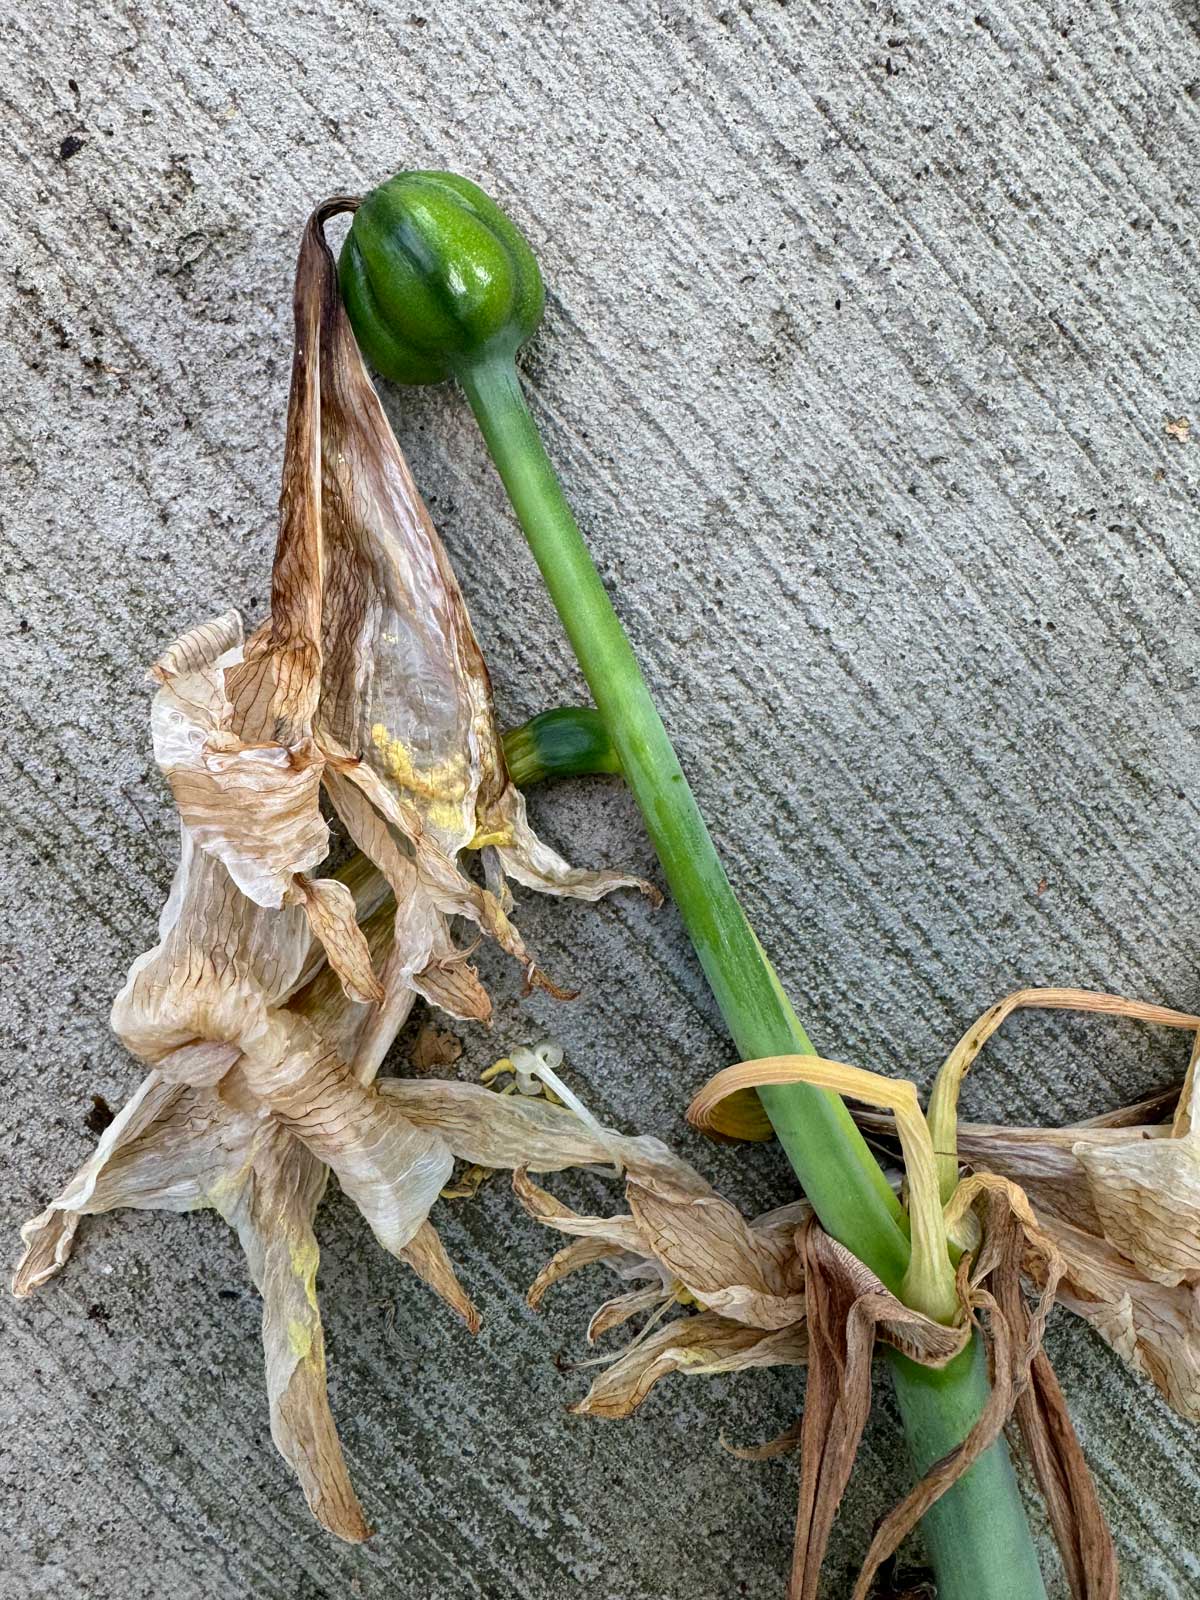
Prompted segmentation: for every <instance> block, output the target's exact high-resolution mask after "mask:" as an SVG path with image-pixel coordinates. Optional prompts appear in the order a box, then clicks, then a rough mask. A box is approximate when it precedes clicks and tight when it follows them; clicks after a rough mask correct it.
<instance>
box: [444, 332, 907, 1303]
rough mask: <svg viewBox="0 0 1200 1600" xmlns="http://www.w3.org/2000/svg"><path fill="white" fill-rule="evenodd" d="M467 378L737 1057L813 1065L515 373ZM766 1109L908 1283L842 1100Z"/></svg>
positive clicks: (846, 1229)
mask: <svg viewBox="0 0 1200 1600" xmlns="http://www.w3.org/2000/svg"><path fill="white" fill-rule="evenodd" d="M462 378H463V384H464V387H465V388H466V391H467V395H468V397H469V398H470V400H471V404H472V406H473V408H474V410H475V414H476V416H477V417H478V419H479V425H480V427H481V428H482V429H483V433H484V437H485V438H486V440H487V443H488V447H489V449H490V450H491V452H492V456H493V458H494V460H495V462H496V465H497V467H498V468H499V470H500V475H501V477H502V478H503V479H504V485H505V488H506V489H507V490H508V493H509V496H510V498H511V499H512V502H513V506H514V508H515V510H516V513H517V517H518V519H519V520H520V522H521V526H522V527H523V528H524V529H525V533H526V537H527V538H528V539H529V543H530V547H531V549H532V550H533V554H534V557H535V558H536V560H537V563H538V565H539V567H540V568H541V571H542V576H543V577H544V578H545V580H546V584H547V587H548V588H549V590H550V594H551V597H552V598H553V600H554V603H555V605H556V606H557V607H558V611H559V614H560V616H561V617H562V619H563V622H564V624H565V626H566V629H567V633H568V636H569V637H570V640H571V644H572V645H573V647H574V649H575V654H576V655H577V656H578V657H579V662H580V665H581V666H582V668H583V672H584V676H585V677H586V678H587V680H588V686H589V687H590V689H591V691H592V695H593V697H594V698H595V701H596V706H597V708H598V710H599V712H600V715H601V716H602V717H603V718H604V720H605V723H606V724H607V726H608V729H609V733H610V735H611V737H612V741H613V744H614V745H615V747H616V750H617V754H618V756H619V757H620V761H621V770H622V772H623V773H624V775H625V781H626V783H627V784H628V785H629V787H630V788H631V789H632V790H633V793H634V796H635V797H636V799H637V801H638V804H639V805H640V806H641V808H642V811H643V813H644V814H645V818H646V826H647V828H648V830H649V833H650V837H651V839H652V841H653V843H654V846H655V848H656V849H657V851H658V854H659V858H660V859H661V861H662V864H663V869H664V871H665V872H666V875H667V880H668V882H669V883H670V885H671V893H672V895H673V896H674V898H675V903H676V904H677V906H678V907H679V911H680V915H681V916H682V917H683V920H684V923H685V924H686V926H687V930H688V933H689V934H690V935H691V939H692V943H693V944H694V945H695V947H696V952H697V954H698V955H699V957H700V960H701V962H702V964H703V966H704V971H705V975H706V976H707V978H708V981H709V984H710V985H711V987H712V991H713V994H714V995H715V996H716V999H717V1004H718V1005H719V1006H720V1008H721V1011H722V1013H723V1015H724V1017H725V1020H726V1022H727V1024H728V1026H729V1029H730V1032H731V1033H732V1034H733V1036H734V1040H735V1042H736V1044H737V1047H738V1049H739V1050H740V1051H741V1053H742V1055H743V1056H744V1057H746V1058H747V1059H750V1058H752V1057H755V1056H768V1055H782V1054H785V1053H788V1052H799V1053H803V1054H806V1055H811V1054H812V1053H813V1047H812V1045H811V1044H810V1043H809V1041H808V1039H807V1037H806V1035H805V1033H804V1030H803V1029H802V1028H801V1026H800V1024H799V1022H798V1021H797V1020H796V1017H795V1014H794V1013H793V1011H792V1009H791V1006H790V1005H789V1004H788V1002H787V999H786V997H785V995H784V993H783V991H782V989H781V988H780V987H779V984H778V982H777V981H776V979H775V976H774V973H772V972H771V970H770V968H769V966H768V965H767V963H766V961H765V959H764V957H763V954H762V950H761V949H760V947H759V944H758V941H757V939H756V938H755V937H754V934H753V933H752V932H751V929H750V924H749V923H748V922H747V921H746V917H745V914H744V912H743V911H742V908H741V906H740V905H739V904H738V902H737V899H736V898H735V896H734V894H733V891H732V889H731V888H730V886H729V880H728V878H727V877H726V876H725V869H724V867H723V866H722V865H721V862H720V859H719V857H718V855H717V852H716V849H715V847H714V845H713V842H712V839H711V838H710V837H709V832H708V829H707V828H706V827H705V825H704V819H703V818H702V817H701V815H700V811H699V808H698V807H697V805H696V801H695V799H694V797H693V795H692V792H691V790H690V789H689V788H688V785H687V781H686V779H685V778H684V775H683V772H682V770H681V769H680V766H679V762H678V760H677V758H676V755H675V751H674V749H673V748H672V746H671V741H670V739H669V738H668V737H667V732H666V729H665V728H664V727H663V724H662V719H661V717H660V716H659V714H658V712H657V710H656V709H655V706H654V702H653V701H652V700H651V698H650V692H649V690H648V689H647V688H646V685H645V682H644V680H643V678H642V674H641V670H640V669H639V667H638V664H637V661H636V659H635V657H634V654H633V650H632V648H631V647H630V644H629V640H628V639H627V638H626V636H625V630H624V628H622V626H621V624H620V621H619V620H618V618H617V614H616V612H615V611H614V610H613V608H612V603H611V601H610V600H609V598H608V595H607V593H606V592H605V589H604V585H603V584H602V583H601V581H600V576H599V574H598V573H597V571H596V568H595V566H594V565H593V563H592V559H591V557H590V555H589V554H588V552H587V548H586V546H585V545H584V543H583V538H582V536H581V534H580V532H579V529H578V527H577V526H576V523H575V519H574V517H573V516H572V515H571V510H570V507H569V506H568V505H567V502H566V500H565V498H564V497H563V493H562V490H561V488H560V487H559V483H558V479H557V477H556V476H555V473H554V469H553V468H552V467H551V465H550V462H549V460H548V459H547V457H546V453H545V451H544V450H543V449H542V446H541V441H540V439H539V438H538V434H537V430H536V428H535V427H534V424H533V420H532V418H531V417H530V416H529V412H528V410H527V409H526V406H525V402H524V397H523V396H522V394H521V389H520V384H519V382H518V379H517V375H516V371H515V369H514V368H513V366H512V363H511V362H510V361H507V360H506V361H502V362H492V363H488V364H485V365H483V366H481V367H476V368H474V369H472V370H470V371H468V372H464V373H463V374H462ZM768 1096H769V1097H770V1098H768ZM763 1100H764V1103H765V1104H766V1107H767V1113H768V1115H771V1111H772V1103H774V1104H775V1105H776V1106H777V1107H778V1109H779V1111H780V1126H779V1127H778V1129H777V1131H778V1132H779V1135H780V1138H781V1139H782V1140H783V1142H784V1144H785V1146H786V1148H787V1151H788V1155H789V1156H791V1157H792V1160H793V1164H794V1165H795V1166H796V1170H797V1173H798V1175H799V1177H800V1181H801V1182H802V1183H803V1185H804V1188H805V1192H806V1193H807V1195H808V1197H809V1199H810V1200H811V1201H812V1203H813V1205H814V1206H815V1208H816V1210H817V1213H818V1215H819V1216H820V1218H821V1221H822V1223H823V1225H824V1226H825V1228H826V1229H827V1230H828V1231H829V1232H830V1233H832V1234H833V1236H834V1237H835V1238H837V1239H840V1240H841V1241H842V1242H843V1243H844V1244H845V1245H846V1246H847V1247H848V1248H850V1249H853V1250H854V1251H855V1252H856V1253H857V1254H858V1255H859V1256H861V1258H862V1259H863V1260H864V1261H866V1262H867V1263H868V1264H869V1265H870V1266H871V1267H872V1268H873V1269H874V1270H875V1271H876V1272H878V1273H879V1275H880V1277H882V1278H883V1279H884V1281H885V1282H887V1283H890V1284H892V1285H898V1284H899V1281H900V1278H901V1276H902V1275H903V1272H904V1269H905V1267H906V1265H907V1260H908V1241H907V1238H906V1236H905V1234H904V1230H903V1227H902V1224H901V1221H900V1207H899V1205H898V1203H897V1201H896V1198H895V1196H894V1195H893V1193H892V1190H891V1188H890V1186H889V1185H888V1183H887V1180H886V1179H885V1178H884V1176H883V1173H882V1172H881V1171H880V1169H879V1164H878V1163H877V1162H876V1160H875V1158H874V1157H873V1156H872V1154H871V1152H870V1150H869V1149H868V1148H867V1145H866V1143H865V1141H864V1140H863V1137H862V1135H861V1134H860V1133H859V1131H858V1129H857V1128H856V1127H855V1126H854V1122H853V1119H852V1118H851V1116H850V1114H849V1112H848V1111H847V1110H846V1107H845V1106H844V1104H843V1103H842V1101H841V1100H839V1099H838V1098H837V1096H836V1095H831V1094H828V1093H826V1092H825V1091H824V1090H820V1089H811V1088H809V1087H808V1086H807V1085H803V1084H801V1085H796V1086H794V1087H792V1086H789V1087H787V1088H781V1089H775V1090H770V1091H767V1092H766V1093H764V1095H763ZM772 1120H774V1119H772Z"/></svg>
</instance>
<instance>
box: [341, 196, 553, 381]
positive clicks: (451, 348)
mask: <svg viewBox="0 0 1200 1600" xmlns="http://www.w3.org/2000/svg"><path fill="white" fill-rule="evenodd" d="M338 270H339V276H340V280H341V289H342V299H343V300H344V302H345V305H346V310H347V311H348V312H349V314H350V321H351V323H352V325H353V327H354V334H355V337H356V338H357V340H358V342H359V345H360V346H361V348H362V350H363V353H364V354H365V355H366V357H367V359H368V361H369V362H370V363H371V365H372V366H373V367H374V368H375V369H376V371H377V372H379V373H381V374H382V375H383V376H384V377H385V378H390V379H392V381H393V382H395V383H440V382H441V381H442V380H443V379H445V378H448V377H450V376H451V375H461V373H462V372H463V371H464V370H467V369H469V368H471V367H472V366H474V365H475V364H477V363H478V362H479V361H481V360H484V359H487V358H489V357H494V356H505V355H507V356H514V355H515V354H516V352H517V350H518V349H519V348H520V346H521V345H522V344H524V343H525V341H526V340H527V339H528V338H529V337H530V335H531V334H532V333H533V332H534V330H535V329H536V328H537V326H538V324H539V322H540V321H541V318H542V307H543V305H544V303H545V294H544V291H543V289H542V275H541V273H540V272H539V271H538V265H537V262H536V261H535V260H534V257H533V252H532V251H531V250H530V248H529V246H528V244H527V243H526V242H525V239H524V236H523V235H522V234H521V233H520V231H519V230H518V229H517V228H516V227H514V225H513V224H512V223H511V222H510V221H509V219H508V218H507V217H506V216H505V214H504V213H503V211H501V210H500V207H499V206H498V205H496V204H495V202H494V201H492V200H489V199H488V197H487V195H486V194H484V192H483V191H482V189H479V188H477V187H476V186H475V184H473V183H469V182H468V181H467V179H466V178H460V177H457V176H456V175H455V174H453V173H449V172H401V173H399V174H398V175H397V176H396V177H394V178H389V179H388V181H387V182H386V183H382V184H380V186H379V187H378V188H377V189H372V191H371V193H370V194H369V195H367V196H366V198H365V199H364V200H363V201H362V203H361V205H360V206H359V207H358V210H357V211H356V212H355V215H354V221H353V223H352V225H351V228H350V232H349V234H348V235H347V237H346V242H345V244H344V245H343V247H342V254H341V260H340V262H339V268H338Z"/></svg>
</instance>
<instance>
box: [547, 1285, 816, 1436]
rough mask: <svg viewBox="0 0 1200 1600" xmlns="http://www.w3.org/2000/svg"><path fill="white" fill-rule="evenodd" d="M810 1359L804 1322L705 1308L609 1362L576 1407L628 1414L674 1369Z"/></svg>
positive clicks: (690, 1373)
mask: <svg viewBox="0 0 1200 1600" xmlns="http://www.w3.org/2000/svg"><path fill="white" fill-rule="evenodd" d="M807 1360H808V1336H807V1333H806V1330H805V1327H804V1324H803V1323H802V1322H801V1323H793V1324H791V1325H790V1326H789V1327H786V1328H776V1329H773V1330H770V1329H763V1328H751V1327H747V1326H746V1325H745V1324H744V1323H739V1322H731V1321H729V1319H728V1318H726V1317H721V1316H718V1315H717V1314H716V1313H715V1312H712V1311H702V1312H700V1313H699V1314H698V1315H696V1316H692V1317H683V1318H678V1319H676V1320H675V1321H674V1322H668V1323H665V1324H664V1325H663V1326H662V1327H659V1328H655V1329H654V1330H653V1332H651V1333H650V1334H648V1335H647V1336H646V1338H645V1339H644V1340H642V1341H641V1342H640V1343H638V1344H636V1345H635V1346H634V1347H633V1348H632V1349H630V1350H628V1351H627V1352H626V1353H624V1354H622V1355H620V1356H619V1357H618V1358H617V1359H616V1360H615V1361H614V1362H613V1363H612V1364H611V1365H610V1366H607V1367H605V1368H604V1370H603V1371H602V1372H601V1374H600V1376H599V1377H598V1378H596V1379H595V1380H594V1382H593V1383H592V1386H591V1388H590V1389H589V1390H588V1392H587V1394H586V1395H585V1396H584V1398H583V1399H582V1400H580V1401H577V1402H576V1404H575V1405H573V1406H572V1407H571V1410H572V1411H573V1412H574V1413H575V1414H576V1415H578V1416H590V1417H606V1418H618V1417H628V1416H630V1415H632V1413H633V1412H634V1411H636V1410H637V1408H638V1407H639V1406H640V1405H641V1404H642V1402H643V1401H644V1400H645V1399H646V1398H647V1396H648V1395H649V1393H650V1391H651V1389H652V1388H653V1387H654V1385H655V1384H656V1383H657V1382H658V1381H659V1379H660V1378H665V1377H667V1376H668V1375H669V1374H670V1373H672V1372H681V1373H683V1374H684V1375H685V1376H686V1377H692V1378H701V1377H712V1376H715V1375H716V1374H717V1373H722V1372H743V1371H745V1370H746V1369H747V1368H749V1367H777V1366H802V1365H803V1364H804V1362H805V1361H807Z"/></svg>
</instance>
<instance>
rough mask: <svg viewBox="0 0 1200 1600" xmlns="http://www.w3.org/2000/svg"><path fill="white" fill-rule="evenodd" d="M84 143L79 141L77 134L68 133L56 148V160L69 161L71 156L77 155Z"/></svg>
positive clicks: (83, 140) (84, 141) (82, 140)
mask: <svg viewBox="0 0 1200 1600" xmlns="http://www.w3.org/2000/svg"><path fill="white" fill-rule="evenodd" d="M86 143H87V140H86V139H81V138H80V137H79V135H78V134H77V133H69V134H68V135H67V137H66V138H65V139H64V140H63V142H62V143H61V144H60V145H59V147H58V159H59V160H60V161H70V159H71V157H72V156H77V155H78V154H79V152H80V151H81V150H82V149H83V147H84V145H85V144H86Z"/></svg>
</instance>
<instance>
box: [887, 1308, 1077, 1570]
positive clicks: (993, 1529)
mask: <svg viewBox="0 0 1200 1600" xmlns="http://www.w3.org/2000/svg"><path fill="white" fill-rule="evenodd" d="M887 1355H888V1367H889V1370H890V1372H891V1376H892V1383H893V1385H894V1387H895V1390H896V1398H897V1400H898V1401H899V1404H900V1418H901V1421H902V1422H903V1424H904V1436H905V1439H906V1441H907V1444H908V1454H909V1459H910V1460H911V1461H912V1464H913V1471H914V1473H915V1474H916V1475H917V1476H920V1475H921V1474H923V1473H925V1472H927V1471H928V1470H929V1468H930V1467H931V1466H933V1464H934V1463H935V1462H936V1461H940V1460H941V1459H942V1457H943V1456H945V1455H948V1454H949V1453H950V1451H951V1450H953V1449H954V1447H955V1446H956V1445H958V1444H961V1443H962V1441H963V1440H964V1439H965V1438H966V1436H967V1434H968V1433H969V1432H970V1431H971V1427H972V1425H973V1424H974V1422H975V1420H976V1418H977V1417H978V1416H979V1413H980V1412H981V1411H982V1410H983V1407H984V1404H985V1402H986V1401H987V1397H988V1375H987V1357H986V1356H985V1354H984V1349H983V1342H982V1340H981V1339H980V1337H979V1335H978V1334H976V1335H975V1336H974V1338H973V1339H972V1340H971V1343H970V1345H969V1346H968V1348H967V1349H966V1350H964V1351H963V1352H962V1354H961V1355H959V1356H956V1357H955V1359H954V1360H953V1361H952V1362H951V1363H950V1365H949V1366H947V1367H944V1368H943V1369H942V1371H940V1372H936V1371H934V1370H933V1369H932V1368H930V1367H922V1366H919V1365H917V1363H916V1362H913V1361H909V1360H907V1358H906V1357H904V1356H902V1355H901V1354H900V1353H899V1351H897V1350H894V1349H892V1348H891V1347H890V1346H889V1348H888V1351H887ZM921 1533H922V1534H923V1536H924V1539H925V1546H926V1549H927V1550H928V1551H929V1558H930V1560H931V1561H932V1563H933V1569H934V1571H935V1572H936V1573H937V1583H938V1596H939V1600H952V1597H953V1600H960V1597H961V1600H1045V1594H1046V1589H1045V1585H1044V1584H1043V1583H1042V1574H1041V1571H1040V1570H1039V1568H1038V1560H1037V1555H1036V1553H1035V1551H1034V1548H1033V1541H1032V1540H1031V1539H1030V1537H1029V1527H1028V1524H1027V1522H1026V1520H1025V1512H1024V1508H1023V1506H1022V1505H1021V1496H1020V1491H1019V1490H1018V1488H1017V1479H1016V1474H1015V1473H1014V1472H1013V1465H1012V1460H1011V1458H1010V1456H1009V1453H1008V1450H1007V1448H1006V1446H1005V1444H1004V1441H1003V1439H1002V1438H1001V1439H1000V1440H999V1441H998V1442H997V1443H996V1444H994V1445H993V1446H992V1447H991V1449H990V1450H985V1451H984V1453H983V1455H982V1456H980V1458H979V1460H978V1461H977V1462H976V1463H975V1465H974V1466H973V1467H971V1468H970V1470H969V1471H968V1472H965V1473H964V1474H963V1476H962V1477H961V1478H960V1479H959V1480H958V1482H957V1483H956V1484H955V1485H954V1487H953V1488H952V1489H951V1490H949V1492H948V1493H946V1494H944V1495H943V1496H942V1498H941V1499H940V1500H938V1501H936V1502H935V1503H934V1504H933V1505H932V1506H931V1507H930V1508H929V1510H928V1511H927V1512H926V1513H925V1515H924V1517H922V1519H921Z"/></svg>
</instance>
